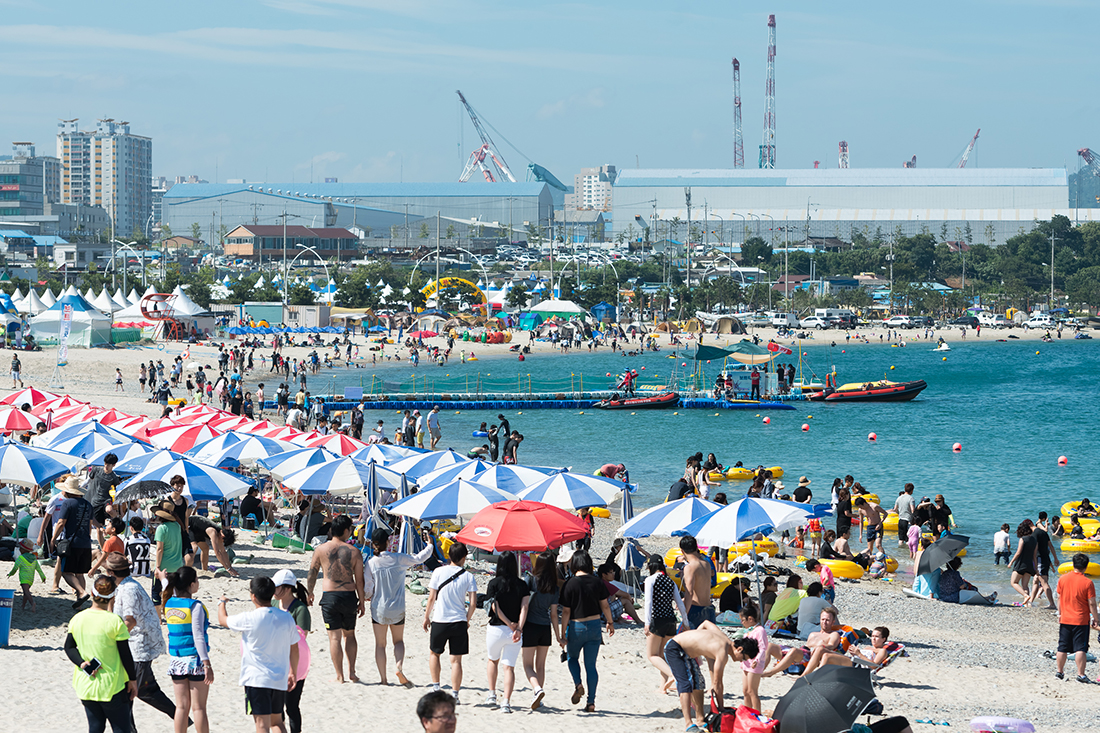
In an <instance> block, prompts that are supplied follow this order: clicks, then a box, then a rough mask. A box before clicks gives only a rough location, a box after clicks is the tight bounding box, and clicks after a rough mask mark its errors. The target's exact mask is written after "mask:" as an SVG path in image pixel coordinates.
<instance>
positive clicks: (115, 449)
mask: <svg viewBox="0 0 1100 733" xmlns="http://www.w3.org/2000/svg"><path fill="white" fill-rule="evenodd" d="M157 450H158V449H157V448H154V447H152V446H151V445H148V444H146V443H141V442H136V441H135V442H130V443H118V444H116V445H111V446H108V447H106V448H103V449H102V450H99V451H96V452H95V453H92V454H91V455H88V456H86V457H85V459H84V465H86V466H102V465H103V459H104V458H106V457H107V454H108V453H114V454H115V458H117V459H118V465H120V466H121V465H123V464H124V463H127V462H129V461H133V460H135V459H137V458H140V457H142V456H147V455H149V454H150V453H156V452H157Z"/></svg>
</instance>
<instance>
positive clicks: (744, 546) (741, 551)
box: [729, 540, 779, 560]
mask: <svg viewBox="0 0 1100 733" xmlns="http://www.w3.org/2000/svg"><path fill="white" fill-rule="evenodd" d="M753 544H755V545H756V554H757V555H759V554H761V553H763V552H766V553H768V554H769V555H770V556H772V557H775V556H776V555H778V554H779V545H777V544H776V543H775V542H773V541H772V540H756V541H755V543H754V542H751V541H749V540H745V541H744V542H736V543H734V545H733V547H731V548H730V551H729V559H730V560H733V558H735V557H737V556H738V555H746V554H752V546H753Z"/></svg>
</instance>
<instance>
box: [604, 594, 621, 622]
mask: <svg viewBox="0 0 1100 733" xmlns="http://www.w3.org/2000/svg"><path fill="white" fill-rule="evenodd" d="M607 605H608V607H609V608H610V609H611V619H612V620H613V621H618V620H619V618H620V617H621V616H622V615H623V602H622V601H620V600H619V599H618V598H609V599H607Z"/></svg>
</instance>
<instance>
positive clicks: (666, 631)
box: [524, 618, 680, 636]
mask: <svg viewBox="0 0 1100 733" xmlns="http://www.w3.org/2000/svg"><path fill="white" fill-rule="evenodd" d="M679 628H680V623H679V622H678V621H677V620H676V619H675V618H655V619H653V620H651V621H650V622H649V633H651V634H653V635H654V636H676V630H677V629H679ZM526 630H527V627H524V633H526Z"/></svg>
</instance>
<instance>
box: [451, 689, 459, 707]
mask: <svg viewBox="0 0 1100 733" xmlns="http://www.w3.org/2000/svg"><path fill="white" fill-rule="evenodd" d="M451 697H453V698H454V699H455V705H458V690H451Z"/></svg>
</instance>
